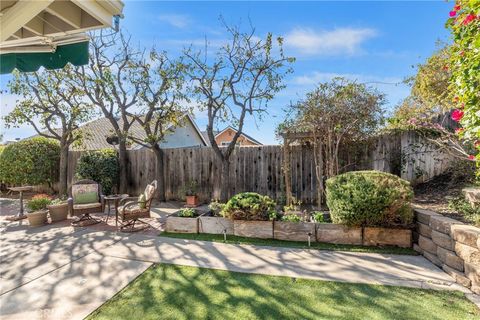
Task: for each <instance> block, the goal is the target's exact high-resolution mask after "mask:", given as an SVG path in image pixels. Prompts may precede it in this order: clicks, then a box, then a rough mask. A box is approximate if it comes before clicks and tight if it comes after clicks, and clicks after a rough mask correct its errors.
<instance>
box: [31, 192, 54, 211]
mask: <svg viewBox="0 0 480 320" xmlns="http://www.w3.org/2000/svg"><path fill="white" fill-rule="evenodd" d="M49 204H52V198H51V197H50V196H49V195H48V194H37V195H35V196H33V198H32V200H30V201H28V203H27V208H28V210H29V211H30V212H35V211H39V210H44V209H46V208H47V206H48V205H49Z"/></svg>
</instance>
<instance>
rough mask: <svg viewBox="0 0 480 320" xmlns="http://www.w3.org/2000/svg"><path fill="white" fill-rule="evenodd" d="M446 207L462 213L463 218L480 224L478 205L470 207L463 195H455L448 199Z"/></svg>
mask: <svg viewBox="0 0 480 320" xmlns="http://www.w3.org/2000/svg"><path fill="white" fill-rule="evenodd" d="M448 208H449V209H451V210H453V211H456V212H458V213H460V214H461V215H463V217H464V218H465V220H467V221H469V222H471V223H473V224H475V225H477V226H480V207H475V208H474V207H472V205H471V204H470V203H469V202H468V201H467V200H465V198H464V197H456V198H454V199H452V200H450V201H449V202H448Z"/></svg>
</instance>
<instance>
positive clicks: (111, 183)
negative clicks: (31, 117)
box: [75, 149, 119, 194]
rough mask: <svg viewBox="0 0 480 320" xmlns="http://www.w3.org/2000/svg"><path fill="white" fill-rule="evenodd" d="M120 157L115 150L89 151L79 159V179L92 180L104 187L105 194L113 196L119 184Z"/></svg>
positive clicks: (77, 172) (77, 173)
mask: <svg viewBox="0 0 480 320" xmlns="http://www.w3.org/2000/svg"><path fill="white" fill-rule="evenodd" d="M118 166H119V165H118V156H117V152H116V151H115V150H113V149H103V150H97V151H89V152H86V153H85V154H83V155H82V156H81V157H80V159H78V164H77V168H76V171H75V175H76V177H77V179H90V180H94V181H96V182H98V183H100V184H101V185H102V188H103V192H104V193H105V194H112V191H113V188H114V187H116V186H117V183H118V171H119V167H118Z"/></svg>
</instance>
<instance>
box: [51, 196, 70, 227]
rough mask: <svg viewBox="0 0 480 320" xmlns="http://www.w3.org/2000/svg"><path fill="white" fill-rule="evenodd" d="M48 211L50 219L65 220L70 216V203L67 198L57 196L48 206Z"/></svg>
mask: <svg viewBox="0 0 480 320" xmlns="http://www.w3.org/2000/svg"><path fill="white" fill-rule="evenodd" d="M47 208H48V212H49V213H50V219H51V220H52V222H58V221H63V220H65V219H67V216H68V203H67V200H65V199H61V198H57V199H54V200H53V201H52V202H51V203H50V204H49V205H48V206H47Z"/></svg>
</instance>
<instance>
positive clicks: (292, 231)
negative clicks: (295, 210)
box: [273, 221, 315, 241]
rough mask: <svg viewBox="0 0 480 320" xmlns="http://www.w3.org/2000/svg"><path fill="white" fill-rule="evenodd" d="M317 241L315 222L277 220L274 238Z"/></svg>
mask: <svg viewBox="0 0 480 320" xmlns="http://www.w3.org/2000/svg"><path fill="white" fill-rule="evenodd" d="M309 235H310V240H311V241H315V223H313V222H287V221H275V222H274V227H273V238H274V239H278V240H288V241H308V237H309Z"/></svg>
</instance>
